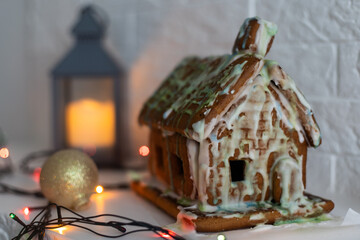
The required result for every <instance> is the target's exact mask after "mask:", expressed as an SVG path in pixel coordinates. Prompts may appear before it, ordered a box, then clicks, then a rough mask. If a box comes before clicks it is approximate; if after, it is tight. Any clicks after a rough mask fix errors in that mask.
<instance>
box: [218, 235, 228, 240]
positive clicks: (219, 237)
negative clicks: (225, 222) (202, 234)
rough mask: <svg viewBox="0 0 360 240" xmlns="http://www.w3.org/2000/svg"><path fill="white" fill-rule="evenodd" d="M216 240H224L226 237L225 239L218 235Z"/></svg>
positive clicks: (223, 236)
mask: <svg viewBox="0 0 360 240" xmlns="http://www.w3.org/2000/svg"><path fill="white" fill-rule="evenodd" d="M217 240H226V237H225V235H223V234H219V235H218V236H217Z"/></svg>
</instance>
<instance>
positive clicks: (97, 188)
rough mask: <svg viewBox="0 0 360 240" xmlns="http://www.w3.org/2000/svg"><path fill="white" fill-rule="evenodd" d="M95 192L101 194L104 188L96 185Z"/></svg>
mask: <svg viewBox="0 0 360 240" xmlns="http://www.w3.org/2000/svg"><path fill="white" fill-rule="evenodd" d="M95 190H96V192H97V193H102V192H103V191H104V188H103V186H101V185H98V186H97V187H96V189H95Z"/></svg>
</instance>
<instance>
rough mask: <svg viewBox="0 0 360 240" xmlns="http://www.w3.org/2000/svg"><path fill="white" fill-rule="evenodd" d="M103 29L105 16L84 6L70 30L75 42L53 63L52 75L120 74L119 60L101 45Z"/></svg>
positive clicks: (91, 7)
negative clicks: (56, 62)
mask: <svg viewBox="0 0 360 240" xmlns="http://www.w3.org/2000/svg"><path fill="white" fill-rule="evenodd" d="M105 30H106V24H105V18H104V16H101V15H100V14H99V10H98V9H97V8H94V7H93V6H91V5H90V6H86V7H84V8H83V9H82V10H81V14H80V16H79V19H78V21H77V22H76V24H75V25H74V27H73V29H72V34H73V35H74V36H75V38H76V42H75V45H74V46H73V48H72V49H71V50H70V51H69V52H68V53H67V54H66V55H65V56H64V57H63V58H62V59H61V60H60V61H59V62H58V64H57V65H56V66H55V68H54V69H53V71H52V74H53V76H54V77H71V76H98V75H101V76H104V75H105V76H108V75H117V74H120V73H121V69H120V68H119V65H118V63H117V62H116V61H115V60H114V58H113V57H112V56H111V55H110V54H109V53H108V52H107V51H106V49H105V48H104V47H103V45H102V39H103V37H104V33H105Z"/></svg>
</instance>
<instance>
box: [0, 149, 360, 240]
mask: <svg viewBox="0 0 360 240" xmlns="http://www.w3.org/2000/svg"><path fill="white" fill-rule="evenodd" d="M23 149H24V150H23V151H22V153H27V152H29V150H30V149H31V148H29V147H27V148H26V147H23ZM10 150H12V149H11V148H10ZM25 150H27V152H26V151H25ZM30 151H31V150H30ZM21 157H23V155H21ZM13 158H18V159H19V158H20V153H19V151H18V152H17V153H16V154H15V152H14V154H13ZM14 162H15V165H16V164H17V163H16V160H15V161H14ZM125 179H126V177H125V174H124V172H121V171H100V180H99V181H100V183H101V184H107V183H118V182H121V181H124V180H125ZM0 182H3V183H7V184H11V185H13V186H17V187H20V188H24V189H28V190H39V186H38V184H37V183H36V182H35V181H34V180H33V179H32V176H29V175H24V174H22V173H21V172H20V171H18V170H17V171H15V173H13V174H11V175H6V176H2V177H0ZM330 198H331V199H332V200H333V201H334V202H335V209H334V210H333V212H332V215H333V216H334V219H333V220H331V221H327V222H322V223H318V224H288V225H281V226H277V227H274V226H268V225H266V226H260V227H257V228H254V229H245V230H236V231H228V232H225V233H223V234H224V235H225V236H226V239H227V240H229V239H249V240H252V239H257V240H258V239H276V240H282V239H302V240H303V239H324V240H325V239H326V240H329V239H341V240H345V239H360V224H355V225H347V226H341V223H342V222H343V218H344V216H345V214H346V212H347V210H348V209H349V208H352V209H354V210H355V211H357V212H360V199H348V198H346V197H345V196H336V195H334V196H330ZM43 205H46V200H44V199H39V198H35V197H24V196H17V195H13V194H1V195H0V215H8V214H9V213H10V212H14V213H15V214H17V215H18V216H19V217H20V218H22V219H25V220H31V219H32V217H34V214H35V213H31V214H30V216H29V217H27V219H26V217H25V216H24V214H23V213H22V209H23V208H24V207H26V206H31V207H33V206H43ZM79 213H80V214H82V215H84V216H91V215H97V214H103V213H113V214H117V215H123V216H127V217H130V218H133V219H136V220H141V221H146V222H149V223H151V224H153V225H159V226H165V225H169V224H172V223H174V222H175V220H174V219H173V218H171V217H169V216H168V215H166V214H165V213H163V212H162V211H161V210H159V209H157V208H156V207H154V206H153V205H152V204H150V203H148V202H147V201H145V200H143V199H142V198H140V197H139V196H137V195H136V194H135V193H133V192H132V191H131V190H113V191H105V192H104V193H102V194H96V195H93V196H92V197H91V204H90V207H89V208H88V209H86V210H84V211H81V212H79ZM97 229H98V230H99V229H100V230H102V231H103V230H104V229H101V227H100V228H97ZM111 231H112V232H111ZM111 231H110V232H106V233H110V234H111V233H118V232H114V231H113V230H111ZM63 233H64V234H63V235H59V234H58V233H54V234H52V235H53V236H54V235H57V236H56V238H57V239H75V240H82V239H86V240H92V239H104V238H100V237H98V236H96V235H94V234H91V233H89V232H86V231H85V230H81V229H75V228H72V227H67V228H66V229H65V230H64V232H63ZM182 234H183V236H184V237H185V238H186V239H216V238H217V235H218V234H194V233H190V234H189V233H188V234H187V233H182ZM0 238H1V236H0ZM121 239H160V238H159V237H158V236H155V235H154V233H151V232H143V233H136V234H133V235H128V236H125V237H124V238H121ZM0 240H2V239H0Z"/></svg>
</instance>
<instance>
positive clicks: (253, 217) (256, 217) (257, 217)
mask: <svg viewBox="0 0 360 240" xmlns="http://www.w3.org/2000/svg"><path fill="white" fill-rule="evenodd" d="M264 218H265V215H264V214H263V213H257V214H253V215H251V216H250V218H249V219H250V221H256V220H261V219H264Z"/></svg>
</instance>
